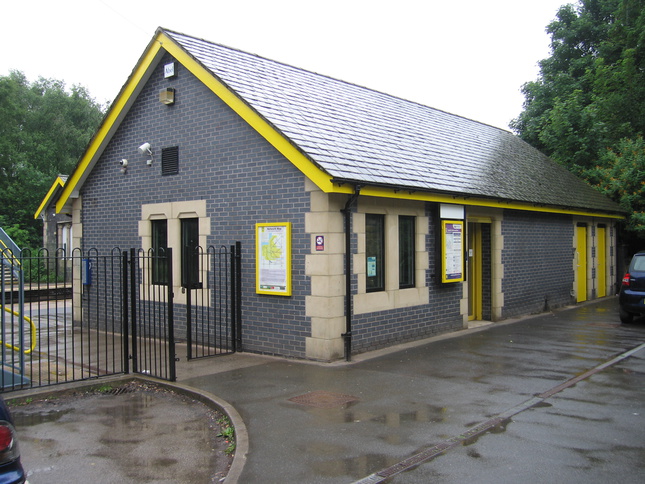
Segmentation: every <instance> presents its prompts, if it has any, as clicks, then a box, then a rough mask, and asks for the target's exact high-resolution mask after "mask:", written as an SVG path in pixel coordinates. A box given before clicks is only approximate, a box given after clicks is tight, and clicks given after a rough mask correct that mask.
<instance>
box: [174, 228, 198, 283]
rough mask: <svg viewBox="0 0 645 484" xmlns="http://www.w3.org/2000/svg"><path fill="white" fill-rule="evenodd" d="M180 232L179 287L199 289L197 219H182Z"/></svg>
mask: <svg viewBox="0 0 645 484" xmlns="http://www.w3.org/2000/svg"><path fill="white" fill-rule="evenodd" d="M179 222H180V231H181V287H183V288H187V289H201V287H202V283H201V282H200V278H199V276H200V274H199V259H200V257H199V255H200V246H199V218H197V217H190V218H182V219H180V220H179Z"/></svg>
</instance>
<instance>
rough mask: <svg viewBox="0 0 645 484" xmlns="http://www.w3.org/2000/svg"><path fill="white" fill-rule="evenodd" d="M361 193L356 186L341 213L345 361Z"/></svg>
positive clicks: (349, 352)
mask: <svg viewBox="0 0 645 484" xmlns="http://www.w3.org/2000/svg"><path fill="white" fill-rule="evenodd" d="M360 192H361V186H360V185H354V193H353V194H352V195H351V196H350V197H349V199H348V200H347V203H345V207H344V208H342V209H341V210H340V211H341V212H342V214H343V216H344V218H345V332H344V333H343V334H341V336H342V337H343V339H344V340H345V360H346V361H350V360H351V357H352V253H351V248H352V230H351V228H352V205H354V204H355V203H356V200H357V199H358V196H359V195H360Z"/></svg>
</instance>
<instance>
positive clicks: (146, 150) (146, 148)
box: [139, 143, 152, 155]
mask: <svg viewBox="0 0 645 484" xmlns="http://www.w3.org/2000/svg"><path fill="white" fill-rule="evenodd" d="M150 148H151V146H150V143H143V144H142V145H141V146H139V153H141V154H142V155H143V154H146V153H148V154H150V155H151V154H152V150H151V149H150Z"/></svg>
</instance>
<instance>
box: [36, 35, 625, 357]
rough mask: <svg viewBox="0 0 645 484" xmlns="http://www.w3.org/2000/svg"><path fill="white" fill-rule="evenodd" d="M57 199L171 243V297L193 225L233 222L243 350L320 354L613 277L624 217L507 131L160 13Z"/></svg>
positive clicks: (115, 231)
mask: <svg viewBox="0 0 645 484" xmlns="http://www.w3.org/2000/svg"><path fill="white" fill-rule="evenodd" d="M48 207H53V208H54V210H53V212H55V213H57V214H63V213H68V214H71V216H72V224H73V228H72V230H71V232H70V233H71V234H73V245H74V247H80V248H85V249H89V248H96V249H97V250H103V251H108V250H110V249H111V248H113V247H124V248H127V247H141V248H143V249H155V250H157V249H160V248H163V247H166V246H168V247H174V248H175V251H174V253H175V256H176V259H175V261H174V262H173V264H174V267H175V269H174V270H173V272H174V274H175V277H174V279H173V281H172V285H173V286H174V288H175V290H174V294H175V301H174V303H175V306H177V307H181V305H182V304H185V302H186V295H185V292H186V291H185V290H184V291H182V286H183V289H185V287H186V285H185V284H184V283H182V274H185V273H186V268H185V267H183V266H184V265H187V264H190V262H188V259H187V258H186V257H183V256H182V250H183V247H187V243H186V242H185V241H186V240H190V241H192V242H191V244H192V245H198V246H200V247H207V246H211V245H213V246H218V245H222V244H224V245H227V244H233V243H235V242H236V241H240V242H241V246H242V250H243V256H242V281H241V283H242V298H243V305H242V307H243V309H242V342H243V348H244V350H245V351H252V352H260V353H266V354H276V355H283V356H289V357H298V358H309V359H315V360H322V361H331V360H335V359H339V358H342V357H343V356H346V357H349V355H350V354H352V353H357V352H362V351H368V350H371V349H375V348H379V347H384V346H388V345H393V344H396V343H399V342H404V341H410V340H416V339H421V338H424V337H428V336H431V335H433V334H438V333H444V332H449V331H456V330H460V329H462V328H464V327H467V326H468V324H469V321H471V320H489V321H499V320H503V319H506V318H510V317H515V316H520V315H524V314H529V313H536V312H541V311H544V310H548V309H550V308H555V307H559V306H563V305H566V304H570V303H575V302H580V301H585V300H588V299H593V298H598V297H603V296H605V295H608V294H611V292H612V291H613V290H614V282H615V279H616V273H615V270H616V269H615V266H616V257H615V253H616V252H615V248H616V245H617V240H616V226H615V224H616V221H617V220H619V219H620V218H622V217H623V216H624V214H623V212H622V211H621V209H620V208H619V207H618V206H617V205H616V204H614V203H613V202H612V201H610V200H609V199H607V198H605V197H604V196H602V195H601V194H600V193H598V192H596V191H595V190H593V189H591V188H590V187H588V186H587V185H586V184H585V183H584V182H582V181H581V180H579V179H577V178H576V177H575V176H573V175H572V174H570V173H569V172H568V171H566V170H565V169H563V168H562V167H560V166H558V165H556V164H554V163H553V162H552V161H551V160H549V159H548V158H547V157H546V156H544V155H543V154H541V153H540V152H538V151H537V150H535V149H534V148H532V147H531V146H529V145H528V144H526V143H525V142H523V141H522V140H520V139H519V138H517V137H515V136H514V135H512V134H511V133H509V132H506V131H504V130H500V129H497V128H494V127H491V126H487V125H484V124H481V123H478V122H475V121H472V120H469V119H465V118H463V117H460V116H455V115H452V114H448V113H445V112H442V111H438V110H436V109H432V108H429V107H426V106H422V105H420V104H417V103H414V102H410V101H407V100H403V99H400V98H396V97H393V96H389V95H387V94H384V93H381V92H376V91H373V90H370V89H366V88H364V87H360V86H357V85H353V84H349V83H346V82H342V81H339V80H336V79H331V78H329V77H325V76H322V75H319V74H315V73H312V72H308V71H305V70H302V69H298V68H295V67H291V66H288V65H284V64H281V63H279V62H275V61H272V60H268V59H264V58H261V57H258V56H255V55H251V54H248V53H244V52H240V51H238V50H235V49H231V48H227V47H224V46H221V45H217V44H214V43H211V42H208V41H205V40H201V39H197V38H194V37H190V36H187V35H183V34H180V33H176V32H172V31H169V30H165V29H159V30H158V31H157V33H156V34H155V36H154V38H153V39H152V41H151V42H150V44H149V45H148V47H147V48H146V50H145V52H144V53H143V55H142V57H141V59H140V60H139V62H138V64H137V65H136V66H135V68H134V70H133V72H132V74H131V76H130V78H129V79H128V80H127V82H126V84H125V85H124V86H123V88H122V90H121V92H120V94H119V95H118V97H117V99H116V100H115V101H114V103H113V104H112V107H111V108H110V111H109V112H108V114H107V115H106V117H105V119H104V121H103V123H102V125H101V127H100V128H99V130H98V131H97V133H96V135H95V136H94V138H93V139H92V141H91V142H90V144H89V146H88V148H87V150H86V152H85V154H84V155H83V157H82V158H81V159H80V161H79V162H78V164H77V166H76V168H75V169H74V171H73V173H71V174H70V176H69V178H68V179H67V181H66V182H65V183H64V185H62V186H60V187H56V189H55V194H54V193H53V192H52V191H50V194H48V197H47V198H46V199H45V201H44V202H43V205H42V206H41V207H40V209H39V212H42V213H45V212H46V211H47V208H48ZM191 277H195V278H196V279H198V278H199V277H200V275H199V270H196V271H194V275H193V276H191ZM195 282H199V281H197V280H196V281H195ZM195 287H197V286H195ZM189 291H190V289H189ZM196 291H205V289H199V288H198V289H196ZM348 294H349V297H346V295H348Z"/></svg>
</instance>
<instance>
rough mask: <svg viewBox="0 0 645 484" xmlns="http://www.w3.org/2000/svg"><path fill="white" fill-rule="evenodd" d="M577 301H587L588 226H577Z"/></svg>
mask: <svg viewBox="0 0 645 484" xmlns="http://www.w3.org/2000/svg"><path fill="white" fill-rule="evenodd" d="M575 263H576V278H577V280H578V283H577V285H576V301H577V302H583V301H586V300H587V226H586V225H583V224H581V225H578V226H576V261H575Z"/></svg>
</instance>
